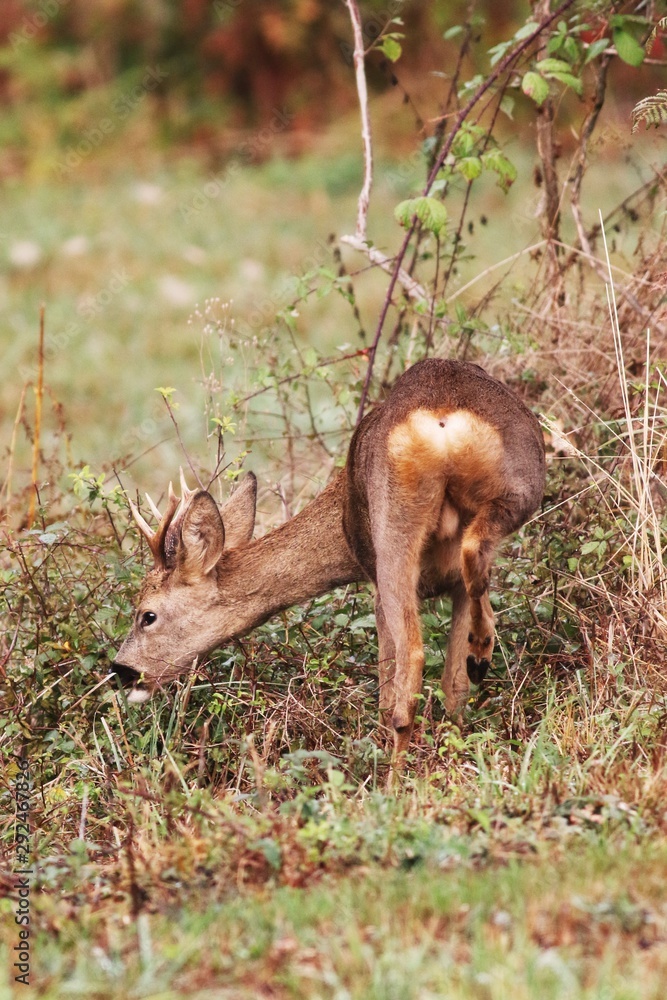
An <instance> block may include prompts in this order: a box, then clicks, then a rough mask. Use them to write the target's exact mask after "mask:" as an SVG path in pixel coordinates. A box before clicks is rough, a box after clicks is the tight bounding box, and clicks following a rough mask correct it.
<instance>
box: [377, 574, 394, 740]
mask: <svg viewBox="0 0 667 1000" xmlns="http://www.w3.org/2000/svg"><path fill="white" fill-rule="evenodd" d="M375 621H376V624H377V630H378V686H379V692H380V727H381V729H382V732H383V735H385V736H387V735H389V734H391V733H392V717H393V714H394V670H395V659H396V647H395V645H394V638H393V636H392V634H391V630H390V628H389V625H388V623H387V618H386V616H385V613H384V608H383V607H382V601H381V600H380V592H379V590H378V591H377V592H376V594H375Z"/></svg>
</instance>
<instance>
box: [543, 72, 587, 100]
mask: <svg viewBox="0 0 667 1000" xmlns="http://www.w3.org/2000/svg"><path fill="white" fill-rule="evenodd" d="M549 77H550V79H552V80H558V82H559V83H564V84H565V86H566V87H571V88H572V90H573V91H574V92H575V94H579V97H581V96H582V94H583V92H584V88H583V85H582V82H581V80H580V79H579V77H577V76H572V74H571V73H549Z"/></svg>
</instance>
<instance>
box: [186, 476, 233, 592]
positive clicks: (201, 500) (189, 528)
mask: <svg viewBox="0 0 667 1000" xmlns="http://www.w3.org/2000/svg"><path fill="white" fill-rule="evenodd" d="M224 546H225V529H224V527H223V524H222V518H221V517H220V511H219V510H218V505H217V504H216V502H215V500H214V499H213V497H212V496H211V494H210V493H205V492H204V491H202V492H201V493H196V494H195V496H194V497H193V498H192V500H191V501H190V503H189V506H188V507H187V509H186V510H185V512H184V514H183V522H182V524H181V533H180V539H179V545H178V554H177V565H178V568H179V569H180V571H181V572H182V573H183V574H184V576H185V577H186V579H187V578H188V577H190V578H193V579H196V578H198V577H202V576H206V575H207V574H208V573H210V572H211V570H212V569H213V568H214V567H215V565H216V563H217V562H218V560H219V559H220V556H221V555H222V550H223V548H224Z"/></svg>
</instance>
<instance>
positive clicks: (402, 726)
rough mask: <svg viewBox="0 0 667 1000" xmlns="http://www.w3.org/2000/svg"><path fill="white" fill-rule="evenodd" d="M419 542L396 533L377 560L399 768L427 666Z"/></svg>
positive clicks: (387, 695)
mask: <svg viewBox="0 0 667 1000" xmlns="http://www.w3.org/2000/svg"><path fill="white" fill-rule="evenodd" d="M420 543H421V540H420V539H415V538H414V537H413V538H412V540H411V543H410V544H407V545H406V542H405V539H404V536H399V535H398V533H396V534H395V535H394V536H393V537H392V538H389V537H387V536H385V539H384V545H383V548H382V549H381V550H380V553H379V554H378V563H377V589H378V597H379V604H380V607H381V613H380V619H379V622H380V636H381V639H380V645H381V651H380V656H381V659H382V657H383V655H384V654H387V655H388V654H389V653H391V652H392V647H393V654H394V656H393V660H394V662H393V664H392V662H391V657H389V658H388V659H386V660H385V663H384V665H383V667H382V668H381V669H382V672H381V675H380V676H381V679H382V677H384V678H385V680H389V678H391V675H392V672H393V683H392V684H391V685H390V684H389V683H388V684H386V685H385V687H386V690H385V691H384V692H383V694H382V695H381V707H382V709H384V711H386V713H387V715H386V718H387V720H388V721H390V723H391V728H392V729H393V734H394V754H393V766H394V768H399V769H400V759H401V757H402V755H403V754H404V753H405V751H406V750H407V748H408V746H409V744H410V737H411V735H412V727H413V724H414V719H415V713H416V709H417V701H416V698H417V695H418V694H419V692H420V691H421V684H422V673H423V670H424V647H423V643H422V634H421V619H420V617H419V605H418V600H417V584H418V580H419V555H420V552H421V547H420ZM385 629H386V631H385ZM383 633H384V636H385V637H384V638H382V635H383Z"/></svg>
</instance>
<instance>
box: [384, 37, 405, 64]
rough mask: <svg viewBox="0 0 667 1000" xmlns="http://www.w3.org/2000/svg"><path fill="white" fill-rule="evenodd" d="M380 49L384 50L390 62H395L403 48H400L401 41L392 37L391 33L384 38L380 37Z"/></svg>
mask: <svg viewBox="0 0 667 1000" xmlns="http://www.w3.org/2000/svg"><path fill="white" fill-rule="evenodd" d="M380 51H381V52H384V54H385V55H386V57H387V59H389V61H390V62H396V61H397V59H400V58H401V54H402V52H403V49H402V48H401V43H400V42H399V41H397V40H396V39H395V38H393V37H392V36H391V35H387V37H386V38H383V39H382V44H381V45H380Z"/></svg>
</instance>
